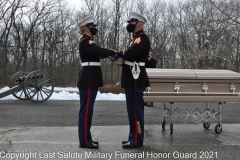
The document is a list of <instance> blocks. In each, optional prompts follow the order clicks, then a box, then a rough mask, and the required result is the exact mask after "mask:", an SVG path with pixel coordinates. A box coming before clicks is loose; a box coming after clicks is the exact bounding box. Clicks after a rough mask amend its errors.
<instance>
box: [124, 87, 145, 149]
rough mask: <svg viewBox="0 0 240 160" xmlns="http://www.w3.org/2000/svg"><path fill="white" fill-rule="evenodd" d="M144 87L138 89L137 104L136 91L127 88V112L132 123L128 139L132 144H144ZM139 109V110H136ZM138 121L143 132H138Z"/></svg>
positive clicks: (130, 123)
mask: <svg viewBox="0 0 240 160" xmlns="http://www.w3.org/2000/svg"><path fill="white" fill-rule="evenodd" d="M145 90H146V88H144V89H137V96H136V97H137V103H136V104H135V96H134V94H135V93H134V91H133V90H130V89H125V95H126V102H127V112H128V120H129V125H130V133H129V137H128V140H129V141H130V144H133V145H143V139H144V100H143V92H144V91H145ZM136 109H137V110H136ZM137 121H139V123H140V127H141V134H138V126H137Z"/></svg>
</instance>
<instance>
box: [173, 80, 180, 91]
mask: <svg viewBox="0 0 240 160" xmlns="http://www.w3.org/2000/svg"><path fill="white" fill-rule="evenodd" d="M173 88H174V90H175V91H177V93H179V92H178V91H179V90H180V84H179V83H178V82H176V83H175V84H174V86H173Z"/></svg>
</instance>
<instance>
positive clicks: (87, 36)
mask: <svg viewBox="0 0 240 160" xmlns="http://www.w3.org/2000/svg"><path fill="white" fill-rule="evenodd" d="M96 26H97V25H96V24H95V23H94V19H93V16H88V17H86V18H84V19H83V20H82V21H81V22H80V23H79V24H78V27H79V30H78V32H79V34H81V35H83V36H82V37H81V39H80V43H79V52H80V58H81V65H82V69H81V71H80V72H79V77H78V82H77V87H78V88H79V93H80V110H79V115H78V136H79V143H80V147H81V148H99V144H98V142H96V141H93V140H92V135H91V131H90V129H91V124H92V116H93V108H94V102H95V99H96V96H97V92H98V87H101V86H103V78H102V71H101V67H100V59H101V58H106V57H108V56H111V55H114V54H115V51H113V50H109V49H105V48H102V47H100V46H98V45H97V44H96V43H95V42H94V40H93V36H94V35H96V34H97V28H96Z"/></svg>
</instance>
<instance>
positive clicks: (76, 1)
mask: <svg viewBox="0 0 240 160" xmlns="http://www.w3.org/2000/svg"><path fill="white" fill-rule="evenodd" d="M65 1H66V2H67V3H68V4H70V5H71V6H72V7H75V8H77V7H78V6H81V4H82V3H84V4H85V1H84V0H65ZM150 1H152V0H146V2H150ZM165 1H166V2H167V3H173V2H178V1H180V2H182V1H185V0H165Z"/></svg>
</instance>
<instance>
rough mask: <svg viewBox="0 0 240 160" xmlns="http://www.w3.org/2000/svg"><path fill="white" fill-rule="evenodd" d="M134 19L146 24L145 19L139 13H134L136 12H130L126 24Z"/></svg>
mask: <svg viewBox="0 0 240 160" xmlns="http://www.w3.org/2000/svg"><path fill="white" fill-rule="evenodd" d="M136 19H137V20H139V21H141V22H143V23H146V22H147V19H146V18H145V17H143V15H141V14H139V13H136V12H131V13H130V19H129V20H128V21H127V22H128V23H130V22H132V21H134V20H136Z"/></svg>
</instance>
